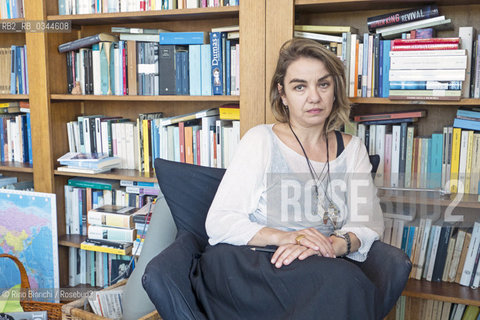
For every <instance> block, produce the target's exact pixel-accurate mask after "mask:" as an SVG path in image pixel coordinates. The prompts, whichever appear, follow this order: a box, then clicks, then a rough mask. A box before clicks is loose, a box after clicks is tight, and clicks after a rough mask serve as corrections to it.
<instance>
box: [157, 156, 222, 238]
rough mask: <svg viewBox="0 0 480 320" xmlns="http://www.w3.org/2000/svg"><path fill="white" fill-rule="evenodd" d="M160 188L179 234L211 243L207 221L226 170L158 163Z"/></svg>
mask: <svg viewBox="0 0 480 320" xmlns="http://www.w3.org/2000/svg"><path fill="white" fill-rule="evenodd" d="M155 173H156V175H157V179H158V184H159V186H160V189H161V190H162V193H163V195H164V196H165V200H166V201H167V204H168V206H169V208H170V211H171V212H172V216H173V220H174V221H175V225H176V226H177V228H178V229H179V230H186V231H188V232H190V233H192V234H194V235H195V236H196V237H197V238H198V239H199V240H200V241H201V243H202V244H203V246H205V245H206V243H207V241H208V236H207V232H206V231H205V220H206V218H207V213H208V209H210V204H211V203H212V200H213V198H214V197H215V193H216V192H217V189H218V185H219V184H220V181H221V180H222V177H223V174H224V173H225V169H217V168H210V167H202V166H193V165H190V164H185V163H179V162H174V161H168V160H163V159H155Z"/></svg>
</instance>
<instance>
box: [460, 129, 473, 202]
mask: <svg viewBox="0 0 480 320" xmlns="http://www.w3.org/2000/svg"><path fill="white" fill-rule="evenodd" d="M470 132H472V131H469V130H462V138H461V140H460V162H459V165H458V193H464V192H465V178H466V177H465V174H466V170H467V151H468V140H469V136H470V134H469V133H470ZM472 134H473V132H472Z"/></svg>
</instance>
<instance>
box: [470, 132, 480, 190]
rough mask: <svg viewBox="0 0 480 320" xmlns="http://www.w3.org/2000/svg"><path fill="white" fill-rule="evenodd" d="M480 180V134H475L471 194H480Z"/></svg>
mask: <svg viewBox="0 0 480 320" xmlns="http://www.w3.org/2000/svg"><path fill="white" fill-rule="evenodd" d="M479 180H480V134H479V133H474V134H473V157H472V170H471V176H470V193H471V194H478V183H479Z"/></svg>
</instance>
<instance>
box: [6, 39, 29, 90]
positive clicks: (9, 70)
mask: <svg viewBox="0 0 480 320" xmlns="http://www.w3.org/2000/svg"><path fill="white" fill-rule="evenodd" d="M27 70H28V67H27V46H26V45H24V46H15V45H12V46H11V47H9V48H0V71H1V72H0V94H28V92H29V90H28V72H27Z"/></svg>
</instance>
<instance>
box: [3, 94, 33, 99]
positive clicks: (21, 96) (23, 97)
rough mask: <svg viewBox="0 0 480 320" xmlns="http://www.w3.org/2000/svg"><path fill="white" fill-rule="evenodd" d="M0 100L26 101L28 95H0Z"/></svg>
mask: <svg viewBox="0 0 480 320" xmlns="http://www.w3.org/2000/svg"><path fill="white" fill-rule="evenodd" d="M0 100H28V94H0Z"/></svg>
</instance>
